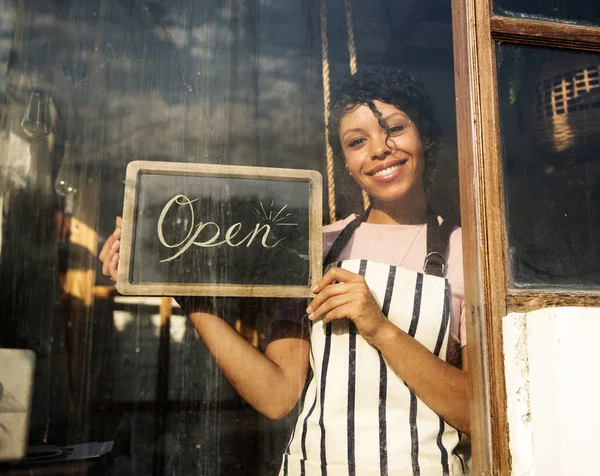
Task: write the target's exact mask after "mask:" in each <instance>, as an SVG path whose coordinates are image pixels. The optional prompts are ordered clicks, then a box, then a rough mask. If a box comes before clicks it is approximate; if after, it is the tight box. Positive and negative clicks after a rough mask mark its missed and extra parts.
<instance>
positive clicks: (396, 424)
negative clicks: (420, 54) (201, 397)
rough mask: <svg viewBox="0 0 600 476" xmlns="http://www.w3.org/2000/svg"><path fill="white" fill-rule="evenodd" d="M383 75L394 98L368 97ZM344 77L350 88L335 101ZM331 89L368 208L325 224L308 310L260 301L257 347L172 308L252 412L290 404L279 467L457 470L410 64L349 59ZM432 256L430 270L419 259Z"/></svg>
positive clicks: (197, 311)
mask: <svg viewBox="0 0 600 476" xmlns="http://www.w3.org/2000/svg"><path fill="white" fill-rule="evenodd" d="M382 78H383V81H384V82H383V83H379V81H381V80H382ZM388 83H389V84H388ZM396 84H401V85H402V87H401V88H396V87H395V85H396ZM365 85H369V88H370V90H369V88H367V87H365ZM386 86H387V87H388V88H389V89H388V90H389V91H390V92H391V93H392V94H391V98H393V99H390V101H394V102H386V98H385V96H384V98H383V99H380V98H382V94H381V90H382V89H385V88H386ZM357 87H358V88H360V91H361V95H360V99H354V100H350V99H348V97H349V96H351V95H352V94H353V92H354V91H356V90H357ZM406 90H409V91H420V95H418V96H416V95H406V94H404V93H405V91H406ZM337 94H338V95H339V96H340V97H342V98H345V100H344V101H341V102H337V103H336V105H335V107H334V108H333V110H332V117H333V118H337V120H335V119H334V120H332V121H331V122H330V124H332V126H331V127H330V133H331V135H332V136H333V135H335V136H336V138H334V139H333V140H332V143H334V144H336V147H335V150H336V151H338V154H340V153H341V155H343V157H344V159H345V161H346V166H347V168H348V170H349V172H350V174H351V175H352V177H353V178H354V180H355V181H356V183H357V184H358V185H359V186H360V187H361V189H362V190H364V191H365V192H367V193H368V194H369V196H370V197H371V201H372V206H371V207H370V208H369V209H368V210H367V211H366V212H365V213H363V214H362V215H361V216H360V217H356V216H352V217H349V218H348V219H347V220H344V221H342V222H339V223H335V224H333V225H330V226H328V227H325V230H324V241H325V243H326V250H325V251H326V252H327V257H326V259H325V266H326V267H325V271H326V273H325V274H324V276H323V277H322V278H321V279H320V280H319V281H318V282H317V284H316V285H314V286H313V287H312V292H313V293H314V294H315V297H314V299H313V300H312V302H311V303H310V304H309V306H308V307H307V308H306V313H307V314H308V321H307V320H306V315H303V312H302V308H298V309H295V310H292V311H291V312H289V310H288V312H287V313H284V312H281V310H280V311H279V312H274V318H273V319H274V320H275V322H276V323H277V322H278V323H280V324H279V326H283V327H285V328H286V329H287V332H286V334H285V337H284V336H278V334H277V333H274V334H273V336H272V340H271V342H270V343H269V345H268V346H267V349H266V352H265V354H264V355H263V354H262V353H260V352H258V351H257V350H256V349H255V348H254V347H252V346H251V345H250V344H249V343H248V342H246V341H245V340H244V339H242V338H241V337H240V336H239V334H237V333H236V332H235V331H234V330H233V329H232V328H230V327H228V326H227V325H226V324H225V323H224V322H223V320H222V319H221V318H220V316H219V314H218V313H217V312H216V310H215V309H214V308H212V307H211V306H210V305H207V303H206V301H201V302H199V301H197V300H196V301H195V302H194V300H188V301H187V304H186V306H185V311H186V312H187V313H188V315H189V316H190V318H191V320H192V322H193V324H194V327H195V328H196V331H197V332H198V335H199V336H200V338H201V339H202V340H203V342H204V344H205V345H206V347H207V348H208V350H209V352H210V353H211V355H212V357H213V358H214V360H215V362H216V364H217V365H218V366H219V368H220V369H221V371H222V372H223V373H224V375H225V377H226V378H227V379H228V380H229V382H230V383H231V384H232V386H233V387H234V388H235V390H236V391H237V392H238V393H239V394H240V395H241V396H242V397H243V398H244V399H245V400H246V401H247V402H248V403H249V404H250V405H252V406H253V407H254V408H255V409H256V410H257V411H259V412H260V413H262V414H264V415H265V416H268V417H270V418H275V419H278V418H282V417H284V416H285V415H286V414H288V413H289V412H290V411H291V410H292V408H293V407H294V406H295V405H296V403H297V402H298V401H301V402H302V405H301V410H300V414H299V416H298V419H297V422H296V425H295V429H294V430H293V432H292V438H291V440H290V442H289V444H288V445H287V447H286V448H285V451H284V455H283V459H282V466H281V470H280V474H281V475H284V476H287V475H290V476H292V475H300V474H306V475H313V474H314V475H316V474H321V472H322V470H323V469H325V470H326V472H327V474H333V475H337V474H359V475H362V474H381V475H387V474H388V471H389V472H390V473H391V474H407V472H410V471H412V473H413V474H419V473H420V472H421V471H422V472H423V473H425V474H462V473H464V472H465V471H466V466H465V462H464V461H463V460H462V459H461V458H460V457H459V456H458V454H457V453H456V448H457V446H458V443H459V441H460V433H461V432H465V433H469V428H470V425H469V406H468V389H467V387H468V379H467V373H466V372H465V371H464V370H463V369H462V367H461V360H462V357H464V354H466V339H465V331H464V320H465V318H464V312H462V310H463V309H464V305H463V302H462V301H463V286H464V285H463V278H462V268H461V253H460V251H461V238H460V231H459V230H458V229H454V227H453V226H452V222H451V221H450V220H445V221H444V220H443V219H442V218H441V217H438V216H437V215H436V214H434V213H433V212H431V209H430V208H429V207H428V205H427V201H426V198H425V189H424V179H423V175H424V171H425V163H426V161H427V159H426V158H425V157H426V156H425V154H426V153H427V154H431V153H432V147H431V144H433V143H434V140H433V139H432V137H430V136H429V135H423V136H422V135H421V134H420V132H419V130H418V129H417V123H421V124H428V125H429V127H424V128H423V129H424V131H425V133H426V134H427V133H429V131H430V130H431V125H433V124H435V121H434V119H433V118H432V117H427V116H425V115H424V114H422V115H421V116H419V115H417V113H416V111H419V110H421V111H424V110H426V106H427V104H428V98H427V95H426V94H425V93H424V92H423V91H422V87H421V86H420V85H419V83H417V82H416V81H415V80H414V79H413V78H412V76H410V75H409V74H406V73H403V72H401V71H392V70H363V71H362V72H360V73H357V74H355V75H353V76H352V77H350V78H349V79H348V80H347V81H345V82H343V83H341V84H340V86H339V89H338V90H337ZM394 98H395V99H394ZM399 98H402V100H398V99H399ZM401 107H402V108H403V109H401ZM406 111H411V113H412V114H414V115H415V117H416V118H418V119H419V120H417V119H416V120H415V121H413V120H412V119H411V118H410V116H409V115H408V112H406ZM422 137H423V138H422ZM424 144H430V145H429V147H427V148H426V146H425V145H424ZM429 163H432V158H431V156H429ZM177 199H178V197H175V198H174V199H172V202H173V203H175V202H177ZM179 200H181V198H180V197H179ZM188 202H189V199H188V200H187V202H186V201H185V200H184V201H183V202H181V201H180V202H178V203H180V204H182V205H186V204H187V205H189V203H188ZM440 224H441V225H440ZM380 228H386V230H385V231H384V232H382V230H381V229H380ZM421 230H423V231H424V233H422V234H421ZM384 234H385V235H387V240H386V238H384ZM419 237H420V239H419ZM118 238H119V230H116V231H115V234H114V236H113V238H111V239H109V240H108V241H107V243H106V244H105V246H104V249H103V251H102V253H101V259H102V261H103V262H104V263H105V267H104V269H105V273H106V274H107V275H110V276H112V277H114V275H115V274H116V272H117V266H118V255H117V254H118V252H119V242H118ZM374 244H375V246H374ZM399 251H400V253H401V256H402V259H400V260H397V259H396V257H395V256H394V255H397V254H398V252H399ZM432 256H437V257H439V258H440V259H441V262H439V265H440V266H439V267H438V268H436V267H433V268H430V267H429V266H428V261H429V260H430V259H431V257H432ZM115 257H116V260H115ZM407 290H410V291H408V292H407ZM274 307H275V309H276V310H277V306H274ZM223 348H226V349H227V352H223V351H222V349H223ZM461 354H462V355H461ZM309 355H310V356H311V358H309ZM309 367H310V372H309ZM307 375H308V380H306V379H307ZM303 388H304V391H302V389H303ZM391 435H393V437H392V436H391ZM375 468H376V470H375ZM374 471H375V472H374Z"/></svg>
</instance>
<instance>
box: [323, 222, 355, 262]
mask: <svg viewBox="0 0 600 476" xmlns="http://www.w3.org/2000/svg"><path fill="white" fill-rule="evenodd" d="M355 218H356V215H355V214H352V215H350V216H348V217H346V218H344V219H343V220H338V221H336V222H333V223H331V224H329V225H325V226H324V227H323V256H325V255H326V254H327V252H328V251H329V248H331V245H332V244H333V242H334V241H335V239H336V238H337V237H338V236H339V234H340V233H341V232H342V230H343V229H344V228H346V226H347V225H348V223H350V222H351V221H352V220H354V219H355Z"/></svg>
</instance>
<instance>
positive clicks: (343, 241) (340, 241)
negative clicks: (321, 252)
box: [323, 207, 371, 268]
mask: <svg viewBox="0 0 600 476" xmlns="http://www.w3.org/2000/svg"><path fill="white" fill-rule="evenodd" d="M370 212H371V207H368V208H367V209H366V210H365V211H364V212H363V213H362V214H361V215H357V216H356V218H355V219H354V220H352V221H351V222H350V223H348V224H347V225H346V227H345V228H344V229H343V230H342V232H341V233H340V234H339V235H338V237H337V238H336V239H335V241H334V242H333V244H332V245H331V248H329V253H327V256H326V257H325V259H324V260H323V268H325V267H327V266H328V265H330V264H331V263H333V262H334V261H336V260H337V258H338V256H339V255H340V253H341V252H342V251H344V248H345V247H346V245H347V244H348V242H349V241H350V238H352V235H354V232H355V231H356V229H357V228H358V227H359V226H360V224H361V223H362V222H363V221H365V220H366V219H367V217H368V216H369V213H370Z"/></svg>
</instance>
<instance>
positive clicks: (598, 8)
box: [494, 0, 600, 25]
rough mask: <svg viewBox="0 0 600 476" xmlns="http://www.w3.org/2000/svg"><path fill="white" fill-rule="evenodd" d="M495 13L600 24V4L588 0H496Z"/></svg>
mask: <svg viewBox="0 0 600 476" xmlns="http://www.w3.org/2000/svg"><path fill="white" fill-rule="evenodd" d="M494 13H495V14H497V15H503V16H511V17H517V18H533V19H536V20H551V21H559V22H577V24H583V25H585V24H588V25H600V5H599V4H598V2H589V1H587V0H495V1H494Z"/></svg>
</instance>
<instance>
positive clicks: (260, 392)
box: [189, 311, 309, 419]
mask: <svg viewBox="0 0 600 476" xmlns="http://www.w3.org/2000/svg"><path fill="white" fill-rule="evenodd" d="M189 316H190V319H191V321H192V324H193V325H194V327H195V329H196V332H198V335H199V336H200V338H201V339H202V341H203V342H204V344H205V345H206V348H207V349H208V351H209V352H210V354H211V356H212V357H213V359H214V361H215V363H216V364H217V366H218V367H219V369H220V370H221V371H222V372H223V374H224V375H225V377H226V378H227V380H228V381H229V382H230V383H231V385H232V386H233V388H234V389H235V390H236V391H237V392H238V393H239V394H240V396H241V397H242V398H243V399H244V400H246V401H247V402H248V403H249V404H250V405H252V407H253V408H254V409H255V410H257V411H258V412H260V413H262V414H263V415H265V416H266V417H268V418H272V419H279V418H283V417H284V416H286V415H287V414H288V413H289V412H290V411H291V410H292V408H294V406H295V405H296V403H297V402H298V399H299V398H300V394H301V392H302V388H303V386H304V382H305V380H306V375H307V372H308V354H309V344H308V340H307V339H306V337H305V336H304V335H303V330H302V326H301V325H300V324H299V323H295V322H291V321H281V322H280V323H278V324H279V325H278V326H276V327H274V329H273V333H272V335H271V342H270V343H269V345H268V346H267V350H266V352H265V354H263V353H262V352H260V351H259V350H258V349H256V348H255V347H254V346H253V345H251V344H250V343H249V342H248V341H246V339H244V338H243V337H242V336H241V335H240V334H239V333H238V332H237V331H236V330H235V329H233V328H232V327H231V326H230V325H229V324H227V322H225V321H224V320H223V319H221V318H220V317H219V316H218V315H216V313H213V312H210V313H209V312H203V311H193V312H190V313H189Z"/></svg>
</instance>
